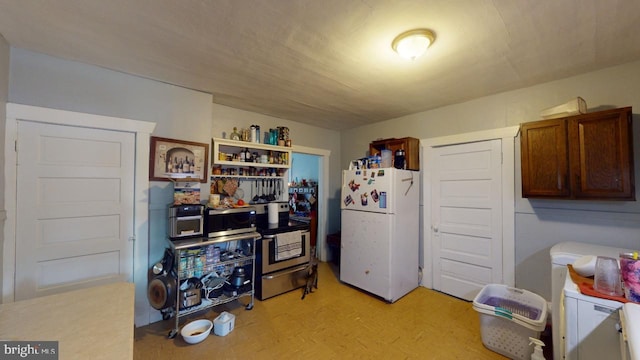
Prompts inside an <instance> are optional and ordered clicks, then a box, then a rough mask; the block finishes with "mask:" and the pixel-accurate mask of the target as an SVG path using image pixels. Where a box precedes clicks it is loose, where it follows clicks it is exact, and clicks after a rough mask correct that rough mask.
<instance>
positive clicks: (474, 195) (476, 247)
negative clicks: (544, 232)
mask: <svg viewBox="0 0 640 360" xmlns="http://www.w3.org/2000/svg"><path fill="white" fill-rule="evenodd" d="M433 151H434V156H433V159H434V164H432V166H433V171H432V187H431V196H432V199H431V205H432V209H431V216H432V220H431V224H432V227H431V231H432V239H433V241H432V250H433V252H432V257H433V259H432V261H433V288H434V289H436V290H439V291H442V292H445V293H448V294H451V295H453V296H456V297H459V298H463V299H466V300H473V298H474V297H475V295H476V294H477V293H478V291H479V290H480V289H482V287H483V286H484V285H486V284H488V283H501V282H502V280H503V274H502V271H503V266H502V260H503V258H502V255H503V254H502V249H503V246H502V188H501V187H502V181H501V176H502V173H501V171H502V170H501V162H502V155H501V140H499V139H496V140H489V141H480V142H473V143H466V144H458V145H449V146H443V147H438V148H434V150H433Z"/></svg>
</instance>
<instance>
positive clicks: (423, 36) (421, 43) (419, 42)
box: [391, 29, 436, 60]
mask: <svg viewBox="0 0 640 360" xmlns="http://www.w3.org/2000/svg"><path fill="white" fill-rule="evenodd" d="M435 39H436V36H435V34H434V33H433V32H432V31H431V30H428V29H413V30H409V31H405V32H403V33H402V34H400V35H398V36H396V38H395V39H393V42H392V43H391V47H392V48H393V50H394V51H395V52H397V53H398V55H400V56H401V57H403V58H405V59H409V60H415V59H417V58H418V57H420V56H421V55H422V54H424V53H425V52H426V51H427V48H428V47H429V46H430V45H431V44H433V42H434V41H435Z"/></svg>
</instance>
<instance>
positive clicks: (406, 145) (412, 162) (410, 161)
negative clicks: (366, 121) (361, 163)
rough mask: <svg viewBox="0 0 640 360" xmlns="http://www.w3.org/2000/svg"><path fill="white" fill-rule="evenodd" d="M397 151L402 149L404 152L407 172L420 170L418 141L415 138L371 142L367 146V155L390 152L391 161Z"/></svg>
mask: <svg viewBox="0 0 640 360" xmlns="http://www.w3.org/2000/svg"><path fill="white" fill-rule="evenodd" d="M398 149H404V151H405V162H406V164H407V166H406V168H407V170H416V171H418V170H420V140H418V139H416V138H412V137H405V138H400V139H395V138H393V139H383V140H376V141H373V142H371V143H370V144H369V155H374V154H377V153H380V152H381V151H382V150H391V156H392V159H393V155H395V153H396V150H398ZM392 162H393V160H392Z"/></svg>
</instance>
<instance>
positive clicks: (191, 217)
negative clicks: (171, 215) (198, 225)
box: [176, 215, 202, 221]
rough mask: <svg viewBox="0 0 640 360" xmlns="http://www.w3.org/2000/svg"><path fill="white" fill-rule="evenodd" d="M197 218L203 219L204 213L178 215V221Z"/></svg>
mask: <svg viewBox="0 0 640 360" xmlns="http://www.w3.org/2000/svg"><path fill="white" fill-rule="evenodd" d="M196 219H202V215H192V216H178V217H176V221H182V220H196Z"/></svg>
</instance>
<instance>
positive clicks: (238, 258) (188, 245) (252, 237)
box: [167, 231, 261, 338]
mask: <svg viewBox="0 0 640 360" xmlns="http://www.w3.org/2000/svg"><path fill="white" fill-rule="evenodd" d="M260 238H261V236H260V234H259V233H257V232H255V231H252V232H247V233H243V234H237V235H231V236H220V237H215V238H191V239H184V240H176V241H170V246H171V250H172V251H173V252H174V254H175V256H174V267H175V268H176V269H178V271H177V272H176V273H177V281H176V283H177V285H178V288H179V287H180V282H181V280H184V279H185V278H186V277H182V278H181V276H180V273H181V271H180V269H181V268H180V264H179V262H180V257H181V254H182V252H183V251H188V250H192V249H196V248H200V247H203V246H208V245H226V246H229V244H230V243H234V242H235V245H236V247H235V251H233V252H227V253H225V254H226V255H227V256H226V258H225V259H224V260H223V256H222V255H221V261H219V262H216V263H215V266H216V268H220V267H224V268H225V269H228V268H231V267H236V266H247V265H249V264H250V265H251V289H250V290H249V291H244V292H242V293H238V294H237V295H233V296H228V295H225V294H223V295H220V296H219V297H216V298H214V299H208V298H202V300H201V303H200V304H199V305H196V306H192V307H189V308H184V309H180V291H179V289H176V302H175V305H174V309H173V312H174V316H175V327H174V328H173V329H172V330H171V331H170V332H169V334H168V335H167V336H168V337H169V338H174V337H175V336H176V335H177V334H178V331H179V330H180V318H181V317H183V316H187V315H190V314H193V313H196V312H198V311H202V310H205V309H209V308H212V307H214V306H218V305H222V304H225V303H228V302H231V301H234V300H237V299H239V298H241V297H250V300H249V303H248V304H247V305H246V306H245V308H246V309H247V310H251V309H253V302H254V298H255V290H254V289H255V287H254V283H255V248H256V240H258V239H260ZM241 241H249V243H250V246H249V249H250V253H249V254H246V253H243V252H238V251H237V250H238V247H237V245H238V243H239V242H241ZM183 270H188V269H183ZM208 273H209V272H203V276H204V275H206V274H208Z"/></svg>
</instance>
